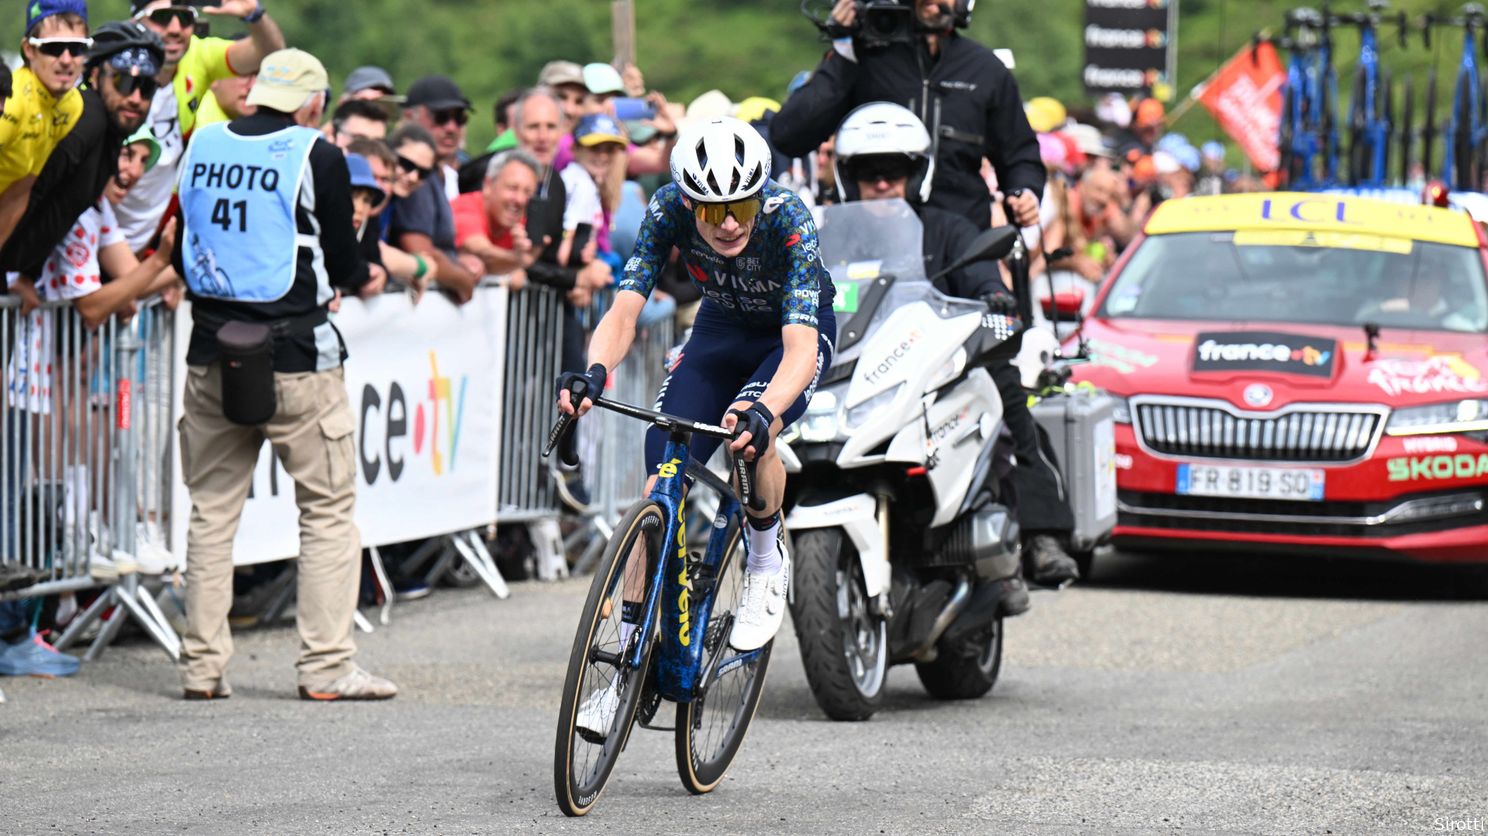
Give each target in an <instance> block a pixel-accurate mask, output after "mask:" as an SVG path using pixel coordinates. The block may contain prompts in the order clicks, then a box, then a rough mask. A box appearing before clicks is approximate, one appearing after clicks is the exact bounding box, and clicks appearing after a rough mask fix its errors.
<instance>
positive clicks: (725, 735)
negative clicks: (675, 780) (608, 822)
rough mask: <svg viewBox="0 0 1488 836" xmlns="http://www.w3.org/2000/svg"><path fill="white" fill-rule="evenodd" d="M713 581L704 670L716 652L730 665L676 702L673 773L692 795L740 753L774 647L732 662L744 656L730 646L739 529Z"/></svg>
mask: <svg viewBox="0 0 1488 836" xmlns="http://www.w3.org/2000/svg"><path fill="white" fill-rule="evenodd" d="M715 583H716V585H715V586H714V592H713V609H712V612H711V613H710V614H709V616H708V628H707V630H706V631H705V632H704V634H703V635H704V638H703V668H702V669H703V670H704V671H708V670H713V669H714V668H713V661H714V659H715V658H717V657H718V655H719V654H724V657H723V660H722V665H723V666H730V667H727V669H725V667H722V666H720V667H719V668H718V669H717V670H718V671H721V672H719V673H716V674H715V675H714V676H713V679H712V681H711V682H709V683H708V685H707V690H706V691H704V692H703V693H702V694H699V695H698V696H696V697H694V698H693V699H692V701H691V702H687V703H679V704H678V705H677V727H676V754H677V775H678V777H680V778H681V779H682V785H683V786H684V787H686V788H687V791H688V792H690V793H692V794H694V795H702V794H703V793H708V792H712V791H713V789H714V788H715V787H717V786H718V784H719V782H720V781H722V780H723V776H724V773H726V772H728V768H729V765H730V764H732V763H733V762H734V756H735V755H737V754H738V753H739V747H740V745H742V744H743V743H744V735H745V733H747V732H748V731H749V724H750V722H751V721H753V720H754V713H755V711H756V710H758V708H759V702H760V695H761V694H762V693H764V688H765V671H766V669H767V668H769V666H770V651H771V649H772V648H773V647H774V645H775V642H774V641H771V642H770V643H769V644H767V645H765V646H764V648H763V649H761V650H760V651H758V652H757V655H755V656H753V658H751V659H749V660H748V661H744V662H741V663H738V664H734V663H733V662H732V661H731V660H732V659H735V658H740V657H744V656H748V654H740V653H739V652H738V651H736V650H734V649H733V648H731V647H729V644H728V638H729V633H730V632H731V631H732V629H733V626H734V613H735V612H736V611H737V610H738V608H739V601H740V594H741V593H742V592H743V587H744V538H743V533H742V532H741V531H739V530H735V531H734V532H733V534H732V535H731V537H730V539H729V545H728V549H727V550H726V551H725V552H724V557H723V562H722V563H721V564H720V565H719V567H718V575H717V580H716V582H715Z"/></svg>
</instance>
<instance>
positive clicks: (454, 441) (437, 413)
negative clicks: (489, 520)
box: [357, 351, 470, 485]
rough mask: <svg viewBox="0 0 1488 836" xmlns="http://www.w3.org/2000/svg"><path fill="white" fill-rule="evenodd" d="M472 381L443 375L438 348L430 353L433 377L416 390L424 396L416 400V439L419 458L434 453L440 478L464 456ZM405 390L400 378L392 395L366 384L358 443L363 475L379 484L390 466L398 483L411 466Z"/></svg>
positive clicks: (390, 386)
mask: <svg viewBox="0 0 1488 836" xmlns="http://www.w3.org/2000/svg"><path fill="white" fill-rule="evenodd" d="M469 383H470V379H469V377H468V376H467V375H461V376H460V377H459V379H458V380H457V379H455V378H452V377H447V376H445V375H442V374H440V373H439V357H438V355H437V354H436V353H435V352H433V351H430V352H429V379H428V381H427V382H426V383H425V384H423V385H420V386H419V387H418V388H415V389H413V391H414V392H416V393H418V394H417V395H415V397H416V398H417V400H414V401H413V404H414V406H413V426H412V428H411V429H412V434H411V435H412V438H411V439H410V441H411V442H412V447H413V455H414V456H423V455H426V454H427V455H428V456H429V464H430V466H431V468H432V469H433V471H434V475H435V476H442V475H444V474H445V473H447V472H449V471H452V470H454V469H455V463H456V462H457V461H458V459H459V455H460V427H461V425H462V423H463V418H464V414H465V390H466V387H467V386H468V385H469ZM404 391H405V390H404V389H403V387H402V386H401V385H400V384H399V383H398V382H397V381H394V382H392V383H390V384H388V389H387V393H386V395H384V394H383V393H380V392H378V391H377V388H376V387H374V386H373V385H372V384H370V383H369V384H367V385H365V386H363V387H362V404H361V409H360V410H359V414H360V415H361V423H360V431H359V432H358V434H357V447H358V453H359V455H360V457H361V460H362V476H363V478H364V479H365V480H366V483H367V484H368V485H373V484H376V482H377V480H378V479H379V478H381V476H382V471H383V466H384V465H386V466H387V477H388V478H389V479H391V480H392V481H394V482H396V481H398V479H399V477H401V476H402V475H403V468H404V465H405V464H406V461H405V459H404V456H403V453H404V450H406V449H407V448H406V447H405V446H404V445H405V443H406V442H405V441H404V440H403V439H405V438H408V437H409V435H410V432H409V430H410V427H409V426H408V418H409V415H408V401H409V398H408V397H407V396H406V395H405V394H404ZM384 405H385V406H386V409H384ZM369 419H370V420H369ZM379 426H380V427H382V429H383V432H382V438H381V443H380V444H379V443H378V440H377V439H376V433H375V430H376V428H378V427H379ZM369 427H370V428H372V429H373V430H374V432H373V434H372V435H371V436H369V434H368V432H367V431H368V429H369Z"/></svg>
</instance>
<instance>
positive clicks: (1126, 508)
mask: <svg viewBox="0 0 1488 836" xmlns="http://www.w3.org/2000/svg"><path fill="white" fill-rule="evenodd" d="M1117 507H1118V508H1119V511H1120V514H1119V517H1120V524H1121V525H1126V526H1137V527H1142V528H1166V529H1177V530H1184V531H1206V532H1230V533H1234V534H1283V535H1301V536H1312V537H1328V536H1332V537H1367V538H1375V537H1395V536H1399V535H1401V534H1418V533H1425V532H1430V531H1444V530H1447V529H1451V528H1458V527H1461V526H1463V525H1482V524H1484V523H1488V514H1485V513H1484V510H1483V509H1484V508H1485V507H1488V496H1485V495H1484V494H1482V493H1481V492H1472V491H1469V492H1460V491H1445V492H1441V491H1438V492H1430V493H1419V494H1408V495H1406V496H1401V497H1396V498H1395V499H1390V500H1383V501H1375V502H1350V501H1328V502H1300V501H1291V500H1276V499H1236V498H1231V497H1210V496H1179V495H1176V494H1163V493H1148V492H1145V491H1128V490H1122V491H1118V492H1117ZM1407 509H1411V510H1410V511H1407Z"/></svg>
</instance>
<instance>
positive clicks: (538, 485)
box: [497, 285, 673, 579]
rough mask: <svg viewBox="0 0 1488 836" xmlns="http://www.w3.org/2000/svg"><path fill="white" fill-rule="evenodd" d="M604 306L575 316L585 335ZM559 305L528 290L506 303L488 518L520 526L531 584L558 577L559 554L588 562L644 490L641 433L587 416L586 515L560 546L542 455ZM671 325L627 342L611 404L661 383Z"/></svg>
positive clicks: (558, 366)
mask: <svg viewBox="0 0 1488 836" xmlns="http://www.w3.org/2000/svg"><path fill="white" fill-rule="evenodd" d="M610 300H611V294H601V295H599V296H598V297H597V298H596V299H595V301H594V303H593V304H591V305H590V306H589V307H588V308H587V309H585V310H583V311H581V312H580V316H579V320H580V323H581V326H582V327H584V328H585V330H586V332H588V331H592V330H593V327H594V325H595V324H597V323H598V322H599V318H600V317H601V316H603V315H604V312H605V311H606V310H608V307H609V304H610ZM563 303H564V299H563V295H562V294H561V293H559V292H558V291H555V290H553V289H551V288H547V287H541V286H532V285H529V286H528V287H526V288H523V289H522V290H520V291H518V292H516V293H513V294H511V296H510V301H509V303H508V312H509V313H508V316H509V319H508V326H507V337H506V339H507V351H506V362H507V365H506V386H505V388H506V392H505V395H504V402H503V403H504V408H505V411H504V412H503V414H502V427H501V478H500V508H499V511H498V514H497V517H498V520H499V521H500V522H502V523H511V522H515V523H525V524H527V526H528V532H529V534H530V536H531V538H532V541H533V545H534V546H535V547H536V550H537V564H538V574H539V577H542V578H544V579H552V578H555V577H560V576H562V575H565V574H567V571H568V564H567V559H566V554H567V552H568V551H569V550H570V549H571V548H573V547H575V546H576V545H582V546H584V547H586V550H585V554H584V557H583V558H581V559H580V561H579V563H578V565H579V566H580V567H583V566H584V565H585V564H586V563H587V562H589V559H592V557H593V556H597V554H598V550H599V549H600V548H603V545H604V543H605V541H606V540H607V539H608V537H609V535H610V533H611V530H612V528H613V525H614V523H615V522H617V521H618V520H619V518H620V516H621V515H622V514H624V513H625V511H626V509H627V508H629V507H630V505H631V503H633V502H635V501H636V500H637V499H639V498H640V496H641V490H642V489H643V488H644V486H645V482H646V469H645V461H644V457H643V456H642V448H641V434H642V433H643V432H644V430H645V428H644V427H643V426H641V425H640V424H638V423H636V422H635V421H631V420H629V419H626V418H625V417H623V416H620V415H616V414H614V413H611V412H607V411H598V412H595V413H591V414H590V415H591V417H590V419H588V420H585V421H581V422H579V454H580V459H581V460H582V462H583V466H584V477H585V480H586V482H587V486H588V488H589V491H590V498H591V509H592V510H591V513H590V515H589V517H588V519H587V523H588V524H587V525H584V526H580V527H579V528H578V529H576V530H575V531H574V532H572V533H571V534H570V535H569V537H568V539H567V541H566V542H565V541H564V539H563V538H562V537H561V536H560V534H559V529H558V525H557V521H558V517H559V499H558V492H557V490H556V488H555V487H554V478H555V477H554V475H553V474H552V471H551V469H550V467H549V463H548V462H545V461H543V460H542V458H541V452H542V445H543V442H544V441H545V440H546V438H547V433H548V430H549V428H551V427H552V425H553V420H554V416H555V412H554V407H553V399H554V392H555V389H554V387H555V384H556V381H557V379H558V374H559V372H560V371H562V353H563V328H564V323H563ZM672 322H673V320H672V318H671V317H666V318H664V319H662V320H661V321H659V322H656V323H653V324H652V325H650V326H648V327H645V328H642V329H641V332H640V333H638V334H637V335H636V340H635V342H634V344H633V345H632V346H631V350H630V354H629V356H628V357H626V359H625V362H624V363H622V364H621V366H620V368H618V369H616V370H614V371H613V372H612V373H611V380H613V381H614V388H613V389H612V390H611V391H610V393H609V395H610V397H612V398H617V399H620V400H623V401H626V402H629V403H637V404H642V405H650V404H651V403H652V401H653V400H654V398H655V396H656V391H657V389H658V388H660V386H661V381H662V379H663V378H665V376H666V367H665V365H666V356H667V352H668V351H670V349H671V347H672V341H673V326H672ZM596 535H598V536H596Z"/></svg>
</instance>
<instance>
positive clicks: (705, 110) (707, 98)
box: [686, 90, 734, 121]
mask: <svg viewBox="0 0 1488 836" xmlns="http://www.w3.org/2000/svg"><path fill="white" fill-rule="evenodd" d="M733 109H734V103H733V102H732V101H730V100H729V97H728V96H727V95H726V94H725V93H724V92H723V91H722V90H709V91H708V92H706V93H704V94H702V95H701V96H698V97H697V98H696V99H693V100H692V101H691V102H689V103H688V105H687V116H686V118H687V119H688V120H689V121H691V120H693V119H702V120H707V119H717V118H718V117H720V116H727V115H729V111H731V110H733Z"/></svg>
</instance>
